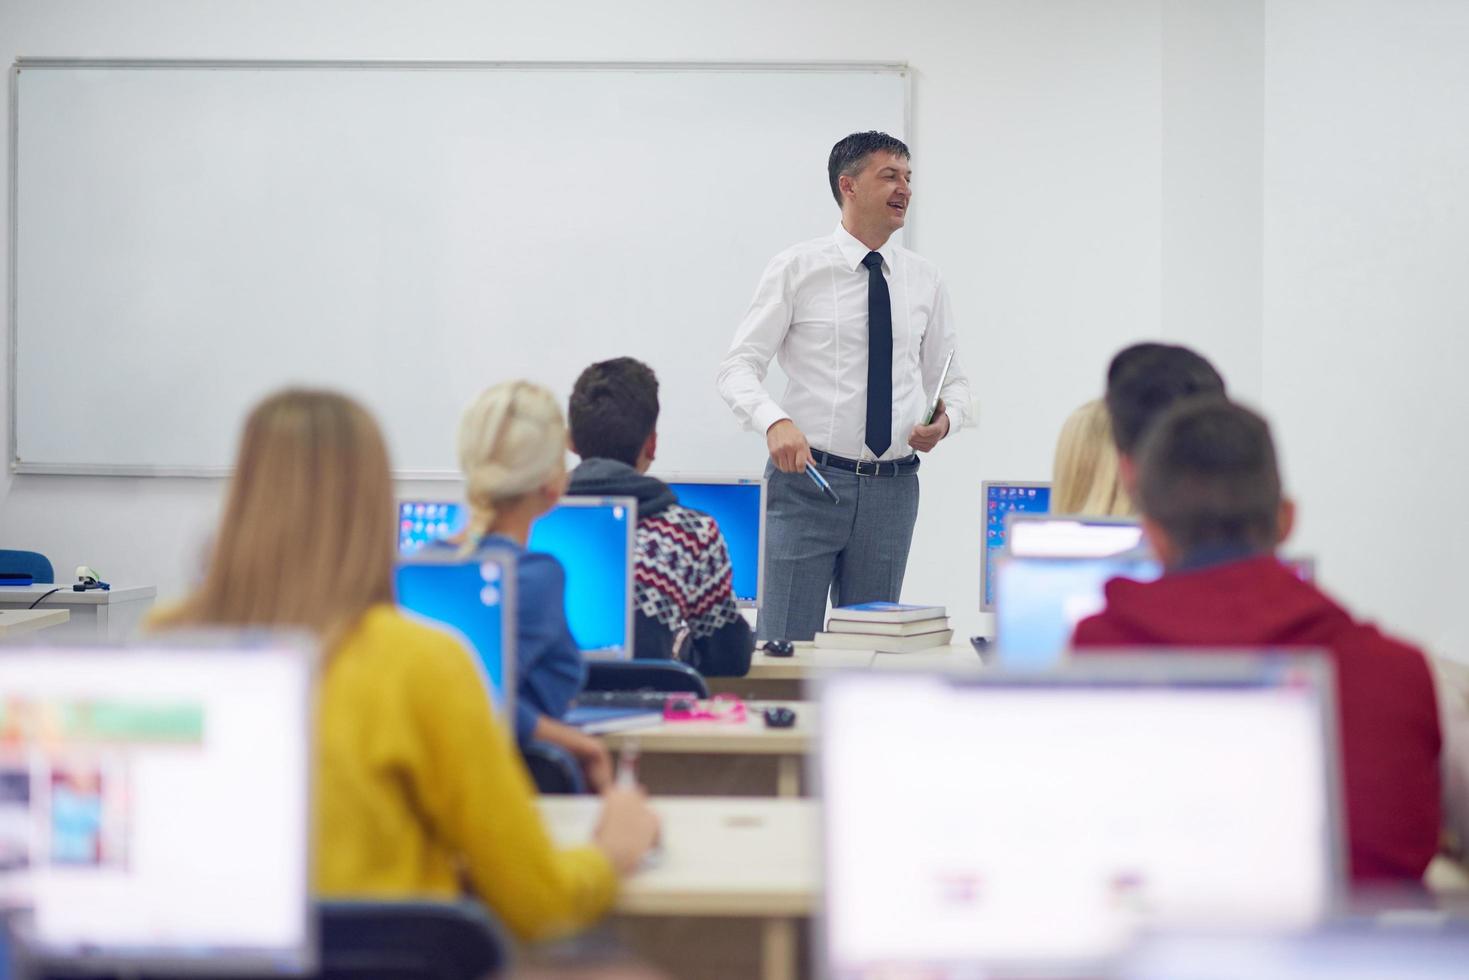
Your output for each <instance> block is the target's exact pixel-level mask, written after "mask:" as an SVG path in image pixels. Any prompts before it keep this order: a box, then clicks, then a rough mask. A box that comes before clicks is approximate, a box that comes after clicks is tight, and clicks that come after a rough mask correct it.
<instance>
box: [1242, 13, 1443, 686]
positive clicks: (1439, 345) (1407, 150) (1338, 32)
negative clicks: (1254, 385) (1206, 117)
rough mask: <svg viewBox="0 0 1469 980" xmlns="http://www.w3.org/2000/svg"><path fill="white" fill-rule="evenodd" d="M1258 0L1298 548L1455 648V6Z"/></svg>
mask: <svg viewBox="0 0 1469 980" xmlns="http://www.w3.org/2000/svg"><path fill="white" fill-rule="evenodd" d="M1267 11H1268V13H1267V21H1266V38H1267V45H1266V71H1265V111H1264V118H1265V158H1264V159H1265V171H1264V173H1265V184H1264V187H1265V249H1264V270H1265V278H1264V337H1263V348H1262V349H1263V354H1264V365H1265V405H1266V407H1267V409H1268V410H1269V412H1270V414H1271V416H1272V419H1273V421H1274V424H1275V426H1276V430H1277V433H1278V438H1279V440H1280V442H1281V443H1282V447H1281V448H1282V451H1283V453H1284V459H1285V468H1286V477H1287V481H1288V483H1289V485H1290V488H1291V489H1292V490H1294V492H1295V493H1296V495H1297V496H1298V498H1299V500H1300V504H1301V523H1300V530H1299V535H1298V540H1299V543H1300V546H1301V550H1303V551H1305V552H1311V553H1315V554H1316V555H1318V556H1319V557H1320V560H1321V570H1322V574H1323V576H1324V578H1325V580H1326V582H1327V584H1328V585H1329V586H1330V587H1331V588H1333V589H1335V590H1336V591H1337V592H1339V593H1340V594H1341V595H1343V596H1344V597H1345V598H1346V599H1347V600H1348V601H1349V603H1350V604H1351V605H1353V606H1354V607H1355V608H1357V609H1358V610H1359V611H1361V612H1364V613H1366V614H1369V615H1371V616H1374V617H1378V618H1380V619H1381V621H1382V623H1383V624H1384V625H1385V626H1386V627H1387V628H1389V629H1390V630H1392V631H1394V632H1398V633H1400V634H1405V635H1407V636H1408V637H1411V638H1413V639H1415V640H1417V641H1419V642H1422V643H1425V644H1428V645H1429V646H1431V647H1432V648H1434V649H1435V650H1436V651H1438V652H1442V653H1447V654H1450V655H1453V656H1455V657H1458V658H1462V659H1469V620H1466V618H1465V617H1464V616H1463V615H1462V610H1461V609H1460V607H1459V603H1460V602H1462V601H1463V596H1464V591H1465V588H1466V585H1469V581H1466V576H1465V559H1466V558H1469V547H1466V545H1469V531H1466V528H1469V523H1466V519H1465V517H1464V506H1465V501H1466V500H1469V454H1466V452H1465V442H1464V427H1465V424H1466V422H1469V384H1466V381H1465V369H1466V365H1469V57H1466V52H1469V5H1465V4H1463V3H1458V2H1453V0H1412V2H1403V0H1399V2H1392V3H1388V2H1386V0H1381V2H1363V0H1352V2H1343V0H1290V2H1283V0H1282V2H1274V0H1272V2H1271V3H1269V4H1268V8H1267Z"/></svg>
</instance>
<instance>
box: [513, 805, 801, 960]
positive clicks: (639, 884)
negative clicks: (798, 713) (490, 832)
mask: <svg viewBox="0 0 1469 980" xmlns="http://www.w3.org/2000/svg"><path fill="white" fill-rule="evenodd" d="M539 804H540V809H541V815H542V816H543V817H544V818H545V820H546V825H547V828H548V829H549V831H550V833H551V837H552V838H553V839H554V840H555V841H556V842H557V843H558V844H560V845H562V846H569V845H575V844H584V843H586V842H587V841H588V840H590V839H591V836H592V830H593V828H594V827H595V825H596V821H597V814H598V812H599V810H600V808H601V801H600V800H598V799H597V798H595V797H575V796H561V797H545V796H543V797H541V798H540V801H539ZM653 808H654V809H655V810H656V811H657V812H658V815H659V817H660V818H661V819H662V821H663V852H662V854H661V856H660V857H659V858H658V860H657V863H656V864H655V865H654V866H652V867H649V868H647V869H645V870H642V871H639V872H637V873H636V874H634V875H633V876H632V877H630V878H628V879H627V881H626V882H624V883H623V886H622V889H621V891H620V893H619V894H618V896H617V901H616V904H615V905H614V906H613V912H614V914H616V915H619V916H623V917H639V918H651V917H663V918H675V917H676V918H684V917H700V918H754V919H758V920H759V922H760V935H761V941H760V947H761V948H760V963H761V976H762V977H763V978H765V980H790V978H794V977H796V976H798V975H799V974H800V970H799V964H798V962H797V957H798V953H797V949H796V947H797V942H796V931H797V923H798V921H799V920H801V919H804V918H807V917H809V916H810V915H812V914H813V913H814V912H815V910H816V907H817V895H818V893H819V890H820V869H819V866H818V855H819V853H820V840H819V836H818V835H819V829H818V822H819V816H818V811H817V808H816V804H814V803H812V802H810V801H807V800H747V799H720V798H712V799H669V798H655V799H654V800H653ZM695 952H697V951H695ZM650 958H652V959H657V957H656V956H650Z"/></svg>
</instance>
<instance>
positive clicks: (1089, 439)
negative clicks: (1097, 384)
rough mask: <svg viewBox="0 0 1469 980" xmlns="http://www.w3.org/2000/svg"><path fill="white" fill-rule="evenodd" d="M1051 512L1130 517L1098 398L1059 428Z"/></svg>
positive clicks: (1108, 426)
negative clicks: (1059, 435)
mask: <svg viewBox="0 0 1469 980" xmlns="http://www.w3.org/2000/svg"><path fill="white" fill-rule="evenodd" d="M1051 512H1052V513H1053V514H1084V515H1087V516H1089V517H1127V516H1130V515H1131V514H1132V501H1131V500H1130V499H1128V496H1127V491H1126V490H1124V489H1123V487H1122V478H1121V474H1120V473H1119V472H1118V469H1117V444H1116V443H1115V442H1114V441H1113V440H1112V423H1111V421H1110V419H1109V418H1108V416H1107V406H1106V405H1105V404H1104V403H1103V402H1102V400H1101V399H1099V398H1097V399H1093V400H1092V401H1089V402H1087V403H1086V404H1085V405H1083V406H1081V407H1080V408H1078V409H1077V410H1076V411H1074V412H1072V413H1071V415H1070V416H1069V417H1068V418H1067V419H1066V424H1065V425H1063V426H1061V437H1060V438H1059V439H1057V440H1056V460H1055V464H1054V465H1053V466H1052V468H1051Z"/></svg>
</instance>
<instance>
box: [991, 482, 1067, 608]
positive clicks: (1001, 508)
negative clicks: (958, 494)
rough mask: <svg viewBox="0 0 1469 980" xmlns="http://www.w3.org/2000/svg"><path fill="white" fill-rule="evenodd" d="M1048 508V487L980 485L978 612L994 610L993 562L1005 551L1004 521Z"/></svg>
mask: <svg viewBox="0 0 1469 980" xmlns="http://www.w3.org/2000/svg"><path fill="white" fill-rule="evenodd" d="M1050 508H1051V485H1050V484H1049V483H1033V482H1014V483H1001V482H991V481H986V482H985V484H984V513H985V518H984V558H983V560H982V562H981V565H980V570H979V571H980V574H979V578H980V583H979V590H980V601H979V608H980V609H982V610H984V611H986V612H988V611H990V610H992V609H994V608H995V561H996V559H998V558H999V557H1000V555H1001V554H1003V553H1004V551H1005V531H1006V519H1007V518H1008V517H1009V516H1010V515H1011V514H1044V513H1045V512H1046V511H1048V510H1050Z"/></svg>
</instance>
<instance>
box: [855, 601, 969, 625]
mask: <svg viewBox="0 0 1469 980" xmlns="http://www.w3.org/2000/svg"><path fill="white" fill-rule="evenodd" d="M948 614H949V613H948V611H947V610H945V609H944V607H943V606H910V605H904V604H903V603H901V602H863V603H860V604H858V605H855V606H839V607H837V608H836V609H833V610H832V611H831V618H832V619H845V620H847V621H848V622H852V623H911V622H913V621H915V620H919V619H942V618H943V617H945V616H947V615H948Z"/></svg>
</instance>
